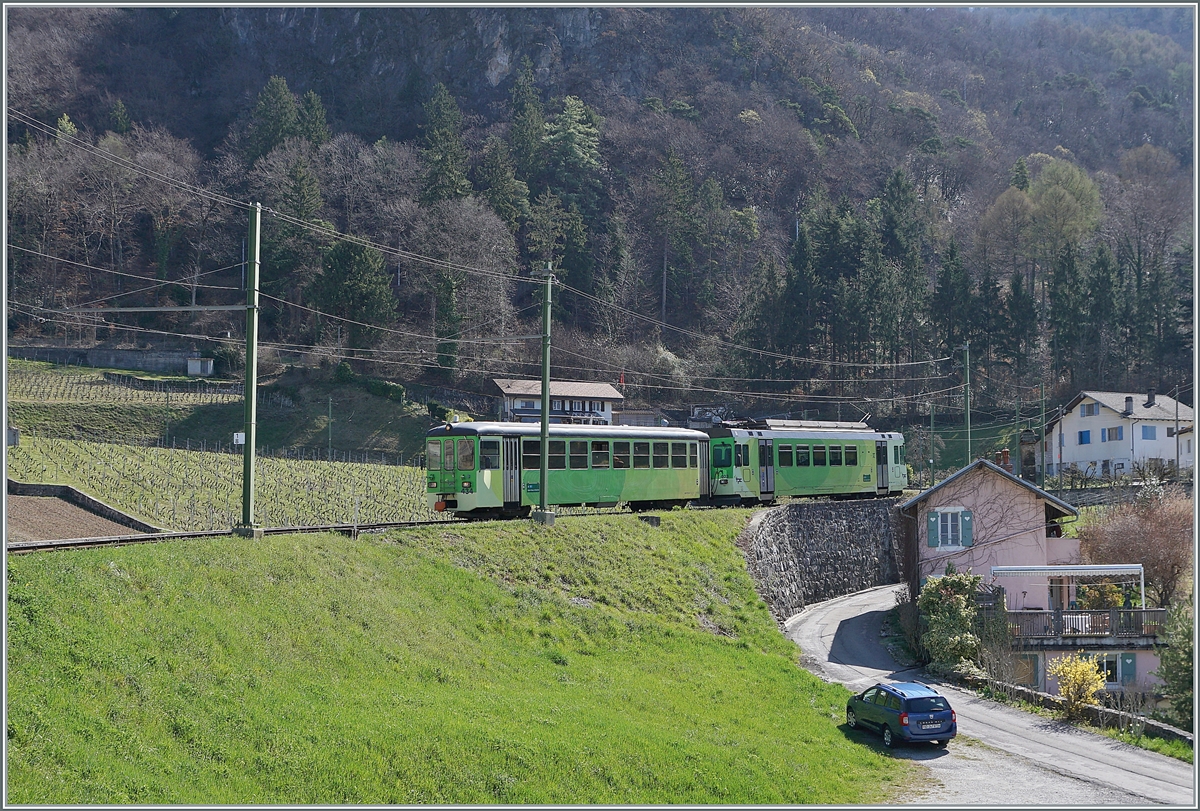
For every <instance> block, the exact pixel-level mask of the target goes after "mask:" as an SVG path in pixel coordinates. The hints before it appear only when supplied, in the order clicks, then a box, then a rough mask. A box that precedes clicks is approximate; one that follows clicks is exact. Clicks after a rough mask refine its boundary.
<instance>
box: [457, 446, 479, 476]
mask: <svg viewBox="0 0 1200 811" xmlns="http://www.w3.org/2000/svg"><path fill="white" fill-rule="evenodd" d="M458 469H459V470H474V469H475V440H473V439H460V440H458Z"/></svg>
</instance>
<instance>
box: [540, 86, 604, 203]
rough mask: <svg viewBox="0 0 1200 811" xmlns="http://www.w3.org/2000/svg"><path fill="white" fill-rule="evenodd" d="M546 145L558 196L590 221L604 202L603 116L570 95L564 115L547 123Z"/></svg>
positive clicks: (552, 181) (564, 107)
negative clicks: (602, 171)
mask: <svg viewBox="0 0 1200 811" xmlns="http://www.w3.org/2000/svg"><path fill="white" fill-rule="evenodd" d="M542 144H543V148H544V149H545V156H546V164H547V166H548V168H549V170H550V177H551V186H552V188H553V189H554V191H555V193H556V194H557V195H558V196H559V198H560V199H561V200H562V201H563V202H564V203H565V204H567V205H568V206H570V205H571V204H574V205H575V206H576V207H577V208H578V209H579V211H580V212H581V213H582V214H583V216H584V219H585V220H590V219H591V218H592V217H593V216H594V215H595V214H596V213H597V210H598V207H599V202H600V190H601V187H600V176H599V173H600V117H599V116H598V115H596V113H595V111H593V110H592V109H591V108H590V107H588V106H587V105H586V104H584V103H583V102H582V101H581V100H580V99H579V98H578V97H576V96H567V97H566V98H565V99H564V100H563V109H562V112H561V113H559V114H558V115H556V116H555V117H554V118H553V119H551V120H550V121H549V122H548V123H547V124H546V134H545V137H544V138H543V139H542Z"/></svg>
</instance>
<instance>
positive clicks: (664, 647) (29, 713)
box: [7, 510, 913, 804]
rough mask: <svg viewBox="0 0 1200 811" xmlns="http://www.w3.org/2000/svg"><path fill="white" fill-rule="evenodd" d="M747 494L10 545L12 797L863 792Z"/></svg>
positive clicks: (878, 759) (905, 767)
mask: <svg viewBox="0 0 1200 811" xmlns="http://www.w3.org/2000/svg"><path fill="white" fill-rule="evenodd" d="M746 516H747V514H746V513H745V512H744V511H738V510H726V511H704V512H695V511H675V512H672V513H669V514H665V515H664V516H663V525H662V527H661V528H659V529H655V528H651V527H649V526H648V525H646V524H644V523H643V522H640V521H637V520H636V519H634V518H633V517H631V516H592V517H584V518H576V519H567V520H562V521H560V522H559V523H558V525H557V526H555V527H551V528H547V527H540V526H535V525H532V524H529V523H527V522H512V523H505V524H482V525H477V526H461V525H454V526H445V527H428V528H422V529H420V530H408V531H404V532H395V533H392V534H390V535H387V536H362V537H360V538H359V539H357V540H350V539H347V538H343V537H339V536H275V537H269V538H266V539H263V540H259V541H247V540H244V539H221V540H203V541H201V540H197V541H186V542H173V543H169V544H156V545H145V546H130V547H122V548H112V549H96V550H87V551H79V552H71V553H65V554H45V555H26V556H21V557H14V558H10V559H9V567H8V574H7V576H8V644H9V649H8V657H9V659H8V666H9V667H8V683H7V688H8V696H7V697H8V729H7V735H8V763H7V766H8V800H9V802H12V803H39V804H43V803H54V804H58V803H64V804H75V803H139V804H161V803H213V804H226V803H230V804H232V803H280V804H295V803H321V804H325V803H799V804H809V803H811V804H827V803H869V802H884V801H887V800H889V799H891V798H892V797H894V796H897V795H896V791H897V789H896V787H897V786H899V785H904V784H907V783H908V781H909V780H910V779H911V777H912V771H911V770H912V768H913V767H912V766H911V764H909V763H908V762H907V761H902V760H895V759H892V758H891V757H890V756H888V755H887V754H886V753H885V752H882V751H880V750H877V749H874V748H871V747H865V746H863V745H861V744H858V743H854V742H853V741H852V740H851V739H849V738H848V737H847V736H846V735H845V734H844V732H843V728H842V714H843V711H844V702H845V698H846V696H847V693H846V691H845V689H844V688H842V687H840V686H836V685H827V684H824V683H823V682H821V681H820V680H818V679H817V678H815V677H814V676H812V675H811V674H809V673H807V672H805V671H803V670H801V669H800V668H799V667H798V666H797V663H796V662H797V656H798V652H797V650H796V648H795V647H794V646H793V645H792V644H791V643H789V642H787V641H786V640H785V639H784V638H783V637H782V636H781V634H780V633H779V631H778V629H777V627H776V626H775V624H774V622H773V621H772V619H771V617H770V616H769V614H768V612H767V610H766V607H765V606H764V604H763V603H762V602H761V601H760V600H759V599H758V597H757V595H756V593H755V591H754V589H753V585H752V583H751V581H750V579H749V577H748V575H747V574H746V570H745V564H744V562H743V560H742V558H741V555H740V553H739V552H738V550H737V549H736V547H735V546H734V545H733V539H734V537H735V536H736V534H737V532H738V531H739V530H740V528H741V527H742V526H743V524H744V521H745V519H746Z"/></svg>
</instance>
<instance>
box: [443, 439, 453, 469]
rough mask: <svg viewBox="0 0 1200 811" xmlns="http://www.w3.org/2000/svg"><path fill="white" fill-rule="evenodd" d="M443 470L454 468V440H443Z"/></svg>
mask: <svg viewBox="0 0 1200 811" xmlns="http://www.w3.org/2000/svg"><path fill="white" fill-rule="evenodd" d="M442 470H454V440H453V439H443V440H442Z"/></svg>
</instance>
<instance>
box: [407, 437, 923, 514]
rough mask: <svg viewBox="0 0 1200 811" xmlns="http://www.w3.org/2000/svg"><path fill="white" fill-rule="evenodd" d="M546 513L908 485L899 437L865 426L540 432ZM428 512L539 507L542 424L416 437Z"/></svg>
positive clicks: (764, 499) (856, 493)
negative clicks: (545, 437)
mask: <svg viewBox="0 0 1200 811" xmlns="http://www.w3.org/2000/svg"><path fill="white" fill-rule="evenodd" d="M547 453H548V463H549V464H548V470H547V499H546V503H547V506H557V507H576V506H589V507H615V506H617V505H619V504H626V505H628V506H629V508H630V509H631V510H633V511H635V512H637V511H641V510H650V509H667V508H671V507H676V506H686V505H688V504H696V505H700V506H726V505H757V504H771V503H774V502H775V501H776V500H778V499H780V498H787V497H795V496H828V497H831V498H877V497H886V496H895V495H899V494H900V492H901V491H902V490H904V488H905V487H907V486H908V463H907V458H906V456H905V450H904V436H903V434H900V433H898V432H879V431H874V430H872V429H871V428H869V427H868V426H867V425H866V424H865V423H837V422H816V421H785V420H757V421H750V420H747V421H740V422H723V423H720V424H718V425H714V426H712V427H711V428H708V429H707V430H706V431H703V432H701V431H694V430H691V429H686V428H639V427H632V426H625V425H614V426H609V425H561V424H552V425H551V426H550V437H549V444H548V451H547ZM425 457H426V497H427V499H428V502H429V506H430V507H431V508H432V509H434V510H436V511H438V512H442V511H450V512H453V513H455V514H456V515H459V516H462V517H467V518H478V519H493V518H524V517H527V516H528V515H529V514H530V511H531V510H532V508H533V507H535V506H537V505H538V504H539V499H540V493H539V486H540V479H541V475H540V469H541V428H540V426H538V425H537V424H534V423H519V422H464V423H453V424H445V425H441V426H438V427H435V428H432V429H430V431H429V433H428V434H427V436H426V446H425Z"/></svg>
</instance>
